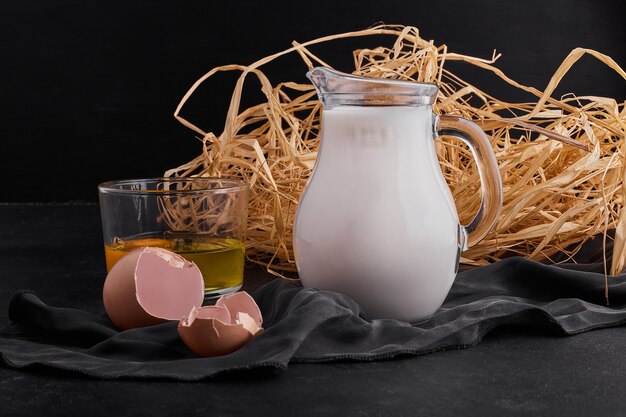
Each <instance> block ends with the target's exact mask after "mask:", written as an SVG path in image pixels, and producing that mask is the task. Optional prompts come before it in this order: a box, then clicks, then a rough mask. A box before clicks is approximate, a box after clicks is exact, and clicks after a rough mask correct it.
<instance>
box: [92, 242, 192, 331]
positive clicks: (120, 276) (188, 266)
mask: <svg viewBox="0 0 626 417" xmlns="http://www.w3.org/2000/svg"><path fill="white" fill-rule="evenodd" d="M102 296H103V297H102V298H103V301H104V308H105V310H106V312H107V314H108V315H109V318H110V319H111V321H112V322H113V323H114V324H115V325H116V326H117V327H119V328H120V329H122V330H126V329H132V328H136V327H144V326H150V325H154V324H159V323H163V322H165V321H168V320H180V319H182V318H183V317H185V316H186V315H187V314H188V313H189V310H190V309H191V308H193V307H194V306H199V305H202V301H203V300H204V281H203V279H202V273H201V272H200V270H199V269H198V267H197V266H196V264H194V263H193V262H189V261H187V260H186V259H185V258H183V257H182V256H180V255H178V254H176V253H174V252H170V251H168V250H166V249H162V248H155V247H143V248H139V249H136V250H134V251H132V252H130V253H129V254H128V255H126V256H124V257H123V258H121V259H120V260H119V261H118V262H117V263H116V264H115V265H114V266H113V268H111V271H109V274H108V275H107V278H106V280H105V282H104V288H103V290H102Z"/></svg>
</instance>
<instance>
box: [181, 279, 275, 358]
mask: <svg viewBox="0 0 626 417" xmlns="http://www.w3.org/2000/svg"><path fill="white" fill-rule="evenodd" d="M262 324H263V318H262V317H261V311H260V310H259V307H258V306H257V304H256V302H255V301H254V299H253V298H252V297H251V296H250V295H249V294H248V293H247V292H245V291H241V292H237V293H234V294H230V295H226V296H223V297H221V298H220V299H219V300H217V302H216V303H215V305H214V306H207V307H194V308H192V309H191V311H190V313H189V315H188V316H187V317H185V318H184V319H182V320H181V321H180V323H178V334H180V337H181V339H182V340H183V342H185V344H186V345H187V346H188V347H189V349H191V350H192V351H194V352H195V353H197V354H198V355H201V356H221V355H226V354H229V353H232V352H234V351H236V350H237V349H239V348H241V347H242V346H243V345H245V344H246V343H248V342H249V341H250V340H252V338H253V337H255V336H257V335H259V334H261V332H262V331H263V328H262V327H261V326H262Z"/></svg>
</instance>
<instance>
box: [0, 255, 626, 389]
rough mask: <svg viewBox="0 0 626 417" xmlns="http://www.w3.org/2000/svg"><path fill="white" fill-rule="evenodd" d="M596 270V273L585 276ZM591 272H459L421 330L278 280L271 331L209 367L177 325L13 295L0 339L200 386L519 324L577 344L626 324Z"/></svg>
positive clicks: (131, 374)
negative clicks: (137, 324) (128, 320)
mask: <svg viewBox="0 0 626 417" xmlns="http://www.w3.org/2000/svg"><path fill="white" fill-rule="evenodd" d="M585 269H588V270H585ZM594 269H597V265H595V266H587V267H585V266H576V265H570V267H569V268H568V267H565V268H564V267H557V266H547V265H543V264H540V263H537V262H533V261H528V260H524V259H520V258H510V259H507V260H504V261H500V262H497V263H495V264H493V265H489V266H486V267H480V268H474V269H470V270H467V271H463V272H460V273H459V274H458V276H457V278H456V281H455V283H454V285H453V287H452V290H451V292H450V294H449V296H448V298H447V299H446V301H445V303H444V305H443V306H442V307H441V308H440V309H439V310H438V311H437V312H436V313H435V314H434V315H433V316H432V317H430V318H428V319H425V320H422V321H420V322H418V323H413V324H409V323H405V322H401V321H396V320H368V319H367V318H366V317H363V316H362V315H361V314H360V308H359V305H358V304H357V303H355V302H354V301H353V300H351V299H350V298H348V297H346V296H344V295H342V294H338V293H332V292H325V291H318V290H315V289H310V288H302V287H301V286H300V285H298V284H297V283H293V282H286V281H281V280H275V281H272V282H270V283H268V284H266V285H265V286H264V287H262V288H260V289H259V290H258V291H256V292H255V293H254V295H253V296H254V298H255V300H256V301H257V303H258V304H259V307H260V308H261V312H262V313H263V317H264V321H265V324H264V327H265V329H266V330H265V332H264V333H263V334H261V335H260V336H258V337H256V338H255V339H253V340H252V341H251V342H250V343H249V344H247V345H246V346H244V347H243V348H242V349H240V350H238V351H236V352H234V353H232V354H230V355H226V356H222V357H215V358H201V357H198V356H196V355H195V354H193V353H192V352H191V351H190V350H189V349H188V348H187V347H186V346H185V345H184V344H183V343H182V341H181V340H180V338H179V336H178V333H177V331H176V323H165V324H161V325H157V326H151V327H146V328H140V329H134V330H127V331H123V332H120V331H118V330H117V329H116V328H115V327H114V326H113V325H112V324H111V322H110V321H109V320H108V318H107V317H106V315H101V316H98V315H93V314H90V313H87V312H84V311H81V310H76V309H69V308H61V307H52V306H48V305H46V304H45V303H44V302H42V301H41V300H40V299H39V298H38V297H37V296H36V295H35V294H33V293H31V292H21V293H18V294H16V295H14V297H13V299H12V300H11V303H10V306H9V319H10V320H11V323H10V324H9V325H8V326H7V327H5V328H4V329H2V330H0V354H1V358H2V362H3V363H4V364H5V365H6V366H9V367H11V368H18V369H24V368H31V367H42V366H43V367H48V368H56V369H62V370H66V371H72V372H77V373H80V374H83V375H88V376H92V377H95V378H171V379H175V380H182V381H197V380H201V379H204V378H209V377H212V376H215V375H219V374H224V373H230V372H237V371H248V370H252V369H257V370H266V371H271V372H277V371H280V370H284V369H286V368H287V366H288V364H289V363H302V362H308V363H313V362H329V361H337V360H353V361H355V360H358V361H371V360H379V359H387V358H393V357H395V356H398V355H422V354H427V353H429V352H434V351H439V350H444V349H456V348H463V347H468V346H472V345H475V344H477V343H479V342H480V341H481V339H482V338H483V336H484V335H485V334H487V333H488V332H489V331H491V330H492V329H494V328H496V327H498V326H502V325H507V324H509V325H510V324H514V325H522V326H528V327H531V328H535V329H540V331H542V332H549V333H551V334H554V335H574V334H577V333H581V332H585V331H588V330H592V329H597V328H602V327H610V326H619V325H622V324H624V323H626V279H625V278H624V277H621V276H620V277H610V278H609V281H608V283H609V295H610V301H611V304H610V305H607V304H606V300H605V295H604V293H605V277H604V275H603V274H601V273H598V272H592V271H590V270H594Z"/></svg>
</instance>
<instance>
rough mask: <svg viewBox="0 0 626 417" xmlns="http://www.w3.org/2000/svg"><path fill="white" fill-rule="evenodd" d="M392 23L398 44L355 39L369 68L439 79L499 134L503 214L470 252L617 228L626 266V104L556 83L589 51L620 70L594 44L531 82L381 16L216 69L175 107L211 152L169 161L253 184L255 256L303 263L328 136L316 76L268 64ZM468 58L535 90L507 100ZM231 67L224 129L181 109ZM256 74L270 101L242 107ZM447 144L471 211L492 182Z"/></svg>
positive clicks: (567, 242) (270, 265) (575, 244)
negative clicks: (298, 220) (292, 78)
mask: <svg viewBox="0 0 626 417" xmlns="http://www.w3.org/2000/svg"><path fill="white" fill-rule="evenodd" d="M372 35H386V36H389V37H390V38H391V39H392V40H393V44H392V45H391V46H390V47H386V46H380V47H376V48H373V49H366V48H364V49H359V50H356V51H354V53H353V55H354V65H355V70H354V74H358V75H364V76H369V77H379V78H393V79H400V80H415V81H419V82H428V83H437V84H438V85H439V86H440V92H439V95H438V97H437V102H436V104H435V112H436V113H437V114H455V115H459V116H462V117H465V118H468V119H471V120H473V121H475V122H476V123H478V124H479V125H480V126H481V127H482V129H483V130H484V131H485V132H486V134H487V135H488V136H489V137H490V139H491V143H492V145H493V149H494V151H495V153H496V157H497V159H498V163H499V167H500V174H501V176H502V181H503V186H504V205H503V210H502V215H501V217H500V219H499V221H498V223H497V225H496V227H495V229H494V230H493V231H492V232H491V233H490V234H489V235H488V236H487V237H486V238H485V239H484V240H483V241H482V242H481V243H480V244H478V245H476V246H474V247H472V248H470V249H469V250H467V251H466V252H465V253H464V254H463V258H462V261H463V262H464V263H465V264H468V265H483V264H486V263H488V262H491V261H494V260H497V259H500V258H502V257H504V256H508V255H510V254H511V253H514V254H519V255H522V256H525V257H527V258H530V259H537V260H546V259H550V257H552V256H553V255H555V254H556V253H559V252H564V253H566V254H569V255H573V254H575V253H576V252H577V250H578V249H579V248H580V246H581V245H582V244H583V243H584V242H585V241H587V240H588V239H591V238H593V237H594V236H595V235H597V234H598V233H604V234H605V237H606V232H607V230H609V229H615V230H616V233H615V238H614V239H615V242H614V246H613V247H614V249H613V254H612V255H613V264H612V268H611V270H610V273H611V274H616V273H619V272H620V271H622V270H623V269H624V267H625V266H626V251H625V246H626V210H623V206H624V195H625V194H624V188H625V187H626V181H625V180H624V176H625V175H626V169H625V164H624V161H625V159H624V158H625V155H626V149H625V146H626V141H625V139H626V137H625V132H626V109H625V103H620V104H618V103H617V102H616V100H614V99H611V98H606V97H591V96H586V97H576V96H573V95H568V96H565V97H562V98H561V99H560V100H558V99H555V98H553V97H552V93H553V92H554V90H555V88H556V87H557V86H558V84H559V82H560V81H561V80H562V79H563V77H564V76H565V75H566V73H567V72H568V71H569V69H570V68H571V67H572V65H573V64H574V63H575V62H576V61H578V59H580V58H581V57H582V56H583V55H585V54H588V55H591V56H593V57H595V58H596V59H598V60H600V61H601V62H603V63H604V64H606V65H607V66H608V67H610V68H611V69H613V70H614V71H616V72H617V73H618V74H619V75H621V76H622V77H623V78H624V79H626V73H625V72H624V70H623V69H622V68H620V67H619V65H617V63H616V62H615V61H613V60H612V59H611V58H610V57H608V56H606V55H603V54H601V53H599V52H596V51H594V50H590V49H582V48H577V49H574V50H573V51H572V52H571V53H570V54H569V55H568V56H567V58H565V60H564V61H563V63H562V64H561V66H560V67H559V68H558V69H557V71H556V72H555V73H554V75H553V76H552V78H551V80H550V82H549V84H548V86H547V87H546V89H545V90H544V91H540V90H538V89H536V88H533V87H529V86H525V85H522V84H520V83H518V82H516V81H514V80H512V79H511V78H509V77H508V76H506V75H505V74H504V73H503V72H502V71H501V70H499V69H498V68H497V67H495V66H494V63H495V61H496V60H497V58H498V57H499V55H497V56H496V55H495V53H494V56H493V57H492V58H491V59H480V58H475V57H471V56H465V55H460V54H456V53H452V52H448V48H447V46H446V45H441V46H436V45H435V44H434V43H433V42H432V41H426V40H424V39H422V38H421V37H420V36H419V32H418V29H417V28H415V27H403V26H376V27H372V28H370V29H366V30H362V31H357V32H349V33H343V34H338V35H333V36H327V37H323V38H319V39H316V40H313V41H309V42H306V43H302V44H300V43H296V42H294V43H293V46H292V47H291V48H289V49H286V50H284V51H282V52H279V53H277V54H274V55H270V56H268V57H266V58H263V59H261V60H259V61H257V62H255V63H253V64H251V65H247V66H244V65H226V66H222V67H217V68H214V69H212V70H211V71H209V72H208V73H207V74H205V75H204V76H203V77H202V78H200V79H199V80H198V81H197V82H196V83H195V84H194V85H193V86H192V87H191V88H190V89H189V91H188V92H187V94H185V96H184V97H183V99H182V100H181V102H180V104H179V105H178V107H177V108H176V112H175V113H174V115H175V117H176V118H177V119H178V120H179V121H180V122H181V123H182V124H184V125H185V126H187V127H189V128H190V129H192V130H194V131H195V132H196V133H197V134H198V135H199V139H201V141H202V144H203V146H202V154H201V155H199V156H198V157H197V158H195V159H193V160H192V161H190V162H189V163H187V164H184V165H182V166H180V167H178V168H175V169H172V170H169V171H168V172H167V173H166V174H165V175H166V176H183V177H186V176H222V175H229V176H237V177H241V178H244V179H246V180H248V181H249V182H250V184H251V191H252V192H251V200H250V207H249V224H248V249H249V250H248V256H249V258H250V259H251V260H252V261H253V262H257V263H260V264H263V265H266V266H267V269H268V271H270V272H272V273H275V274H277V275H281V274H282V273H285V272H287V271H294V270H295V263H294V259H293V252H292V248H291V239H292V231H291V226H292V223H293V218H294V214H295V211H296V207H297V204H298V198H299V196H300V194H301V192H302V190H303V188H304V186H305V184H306V182H307V180H308V178H309V175H310V174H311V169H312V168H313V165H314V163H315V159H316V156H317V149H318V145H319V140H318V133H319V127H320V110H321V105H320V103H319V101H318V100H317V96H316V94H315V91H314V89H313V87H312V86H311V85H309V84H298V83H294V82H281V83H279V84H276V85H274V84H272V83H271V82H270V80H269V79H268V78H267V76H266V75H265V74H264V73H263V72H261V71H260V70H259V68H260V67H262V66H263V65H264V64H267V63H268V62H270V61H273V60H275V59H277V58H279V57H281V56H283V55H286V54H292V53H297V54H299V56H300V57H301V58H302V61H303V63H304V66H303V69H302V70H303V72H304V71H305V70H306V69H307V68H308V69H310V68H312V67H313V66H316V65H328V64H326V63H325V62H324V61H322V60H321V59H319V58H318V57H317V56H315V55H314V54H313V53H311V51H310V50H309V49H308V48H309V47H310V46H312V45H316V44H321V43H325V42H332V41H335V40H338V39H343V38H356V37H367V36H372ZM448 61H462V62H464V63H466V64H468V65H471V66H474V67H478V68H481V69H482V70H484V71H487V72H490V73H492V74H493V75H494V76H496V77H498V78H500V79H502V80H504V81H505V82H506V83H508V84H510V85H511V86H513V87H516V88H518V89H521V90H524V91H526V92H528V93H530V95H532V96H534V97H535V100H534V101H532V102H528V103H509V102H505V101H502V100H499V99H497V98H495V97H493V96H491V95H489V94H487V93H486V92H484V91H482V90H480V89H479V88H478V87H477V86H474V85H471V84H469V83H467V82H465V81H463V80H462V79H461V78H459V77H458V76H456V75H455V74H453V73H452V72H450V71H449V70H448V69H447V68H446V65H445V64H446V62H448ZM220 71H239V72H241V75H240V76H239V78H238V80H237V83H236V85H235V88H234V90H233V94H232V97H231V100H230V108H229V110H228V114H227V117H226V122H225V125H224V130H223V132H222V133H221V134H220V135H219V136H217V135H216V134H214V133H212V132H205V131H204V130H203V129H201V128H199V127H198V126H196V125H195V124H193V123H191V122H190V121H188V120H186V119H185V118H184V117H183V116H181V111H182V109H183V107H184V105H185V103H186V102H187V100H188V99H189V97H190V96H191V95H193V94H194V92H195V91H196V90H197V88H198V87H199V86H200V85H201V84H202V83H204V82H205V81H206V80H207V79H209V78H210V77H211V76H213V75H214V74H216V73H218V72H220ZM249 75H253V76H255V77H257V78H258V80H259V81H260V82H261V86H262V92H263V94H264V95H265V98H266V101H265V102H263V103H261V104H258V105H255V106H252V107H249V108H246V109H241V108H240V101H241V96H242V91H243V88H244V81H245V80H246V78H247V77H248V76H249ZM436 149H437V153H438V155H439V158H440V162H441V168H442V171H443V173H444V176H445V178H446V180H447V182H448V184H449V186H450V188H451V190H452V192H453V195H454V197H455V201H456V204H457V209H458V212H459V217H460V218H461V219H462V220H467V219H470V218H471V217H472V215H473V213H475V211H476V209H477V207H478V204H479V201H478V197H477V195H479V193H477V192H476V191H477V190H478V189H479V187H480V183H479V179H478V173H477V171H476V170H475V169H474V165H473V162H472V159H471V155H470V153H469V151H468V150H467V149H466V148H465V147H464V146H463V145H461V144H460V142H458V141H455V140H454V139H452V138H439V139H438V142H437V147H436Z"/></svg>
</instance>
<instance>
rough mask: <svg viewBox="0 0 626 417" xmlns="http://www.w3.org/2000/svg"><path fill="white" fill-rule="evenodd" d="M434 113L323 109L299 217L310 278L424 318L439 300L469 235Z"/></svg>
mask: <svg viewBox="0 0 626 417" xmlns="http://www.w3.org/2000/svg"><path fill="white" fill-rule="evenodd" d="M433 117H434V116H433V114H432V112H431V110H430V107H428V106H424V107H352V106H345V107H344V106H342V107H335V108H331V109H325V110H324V111H323V114H322V118H323V120H322V132H321V135H322V142H321V148H320V151H319V154H318V159H317V165H316V167H315V170H314V172H313V175H312V177H311V180H310V182H309V184H308V186H307V188H306V190H305V192H304V194H303V197H302V199H301V201H300V204H299V207H298V213H297V216H296V220H295V224H294V251H295V257H296V263H297V265H298V272H299V275H300V278H301V279H302V283H303V285H305V286H306V287H314V288H319V289H322V290H330V291H338V292H342V293H345V294H347V295H348V296H350V297H352V298H353V299H354V300H355V301H357V302H358V303H359V304H360V305H361V307H362V308H363V309H364V312H365V314H366V316H367V317H369V318H396V319H402V320H407V321H415V320H418V319H421V318H424V317H426V316H428V315H430V314H432V313H434V312H435V310H436V309H437V308H439V306H440V305H441V304H442V302H443V300H444V298H445V297H446V295H447V294H448V291H449V289H450V286H451V285H452V282H453V280H454V277H455V274H456V268H457V262H458V258H457V257H458V254H459V239H461V240H462V239H463V237H460V236H459V233H460V232H459V226H458V224H459V222H458V217H457V213H456V209H455V206H454V202H453V200H452V196H451V194H450V191H449V189H448V187H447V185H446V183H445V180H444V178H443V176H442V174H441V171H440V168H439V163H438V161H437V156H436V153H435V148H434V140H433Z"/></svg>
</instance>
